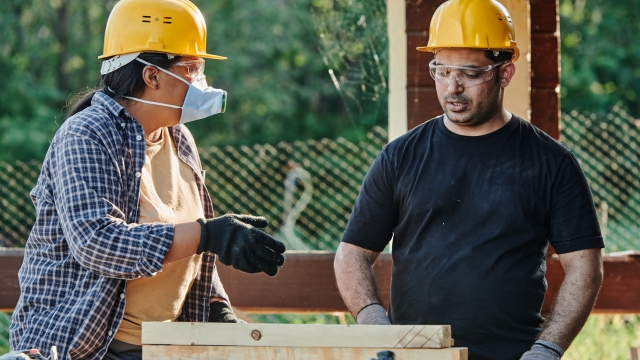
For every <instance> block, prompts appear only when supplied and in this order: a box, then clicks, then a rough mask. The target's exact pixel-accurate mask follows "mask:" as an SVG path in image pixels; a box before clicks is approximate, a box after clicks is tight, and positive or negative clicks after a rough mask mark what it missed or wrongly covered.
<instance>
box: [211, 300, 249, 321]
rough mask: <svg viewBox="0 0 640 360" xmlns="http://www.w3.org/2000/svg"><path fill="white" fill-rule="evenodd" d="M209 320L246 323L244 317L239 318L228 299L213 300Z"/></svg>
mask: <svg viewBox="0 0 640 360" xmlns="http://www.w3.org/2000/svg"><path fill="white" fill-rule="evenodd" d="M209 322H222V323H246V321H244V320H242V319H238V317H237V316H236V314H235V313H234V312H233V309H232V308H231V306H229V304H227V302H226V301H212V302H211V304H210V310H209Z"/></svg>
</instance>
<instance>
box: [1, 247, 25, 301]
mask: <svg viewBox="0 0 640 360" xmlns="http://www.w3.org/2000/svg"><path fill="white" fill-rule="evenodd" d="M23 256H24V250H23V249H19V248H2V247H0V311H13V308H14V307H15V306H16V303H17V302H18V298H19V297H20V283H19V282H18V271H19V270H20V266H22V257H23Z"/></svg>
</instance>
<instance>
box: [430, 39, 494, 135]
mask: <svg viewBox="0 0 640 360" xmlns="http://www.w3.org/2000/svg"><path fill="white" fill-rule="evenodd" d="M435 59H436V65H450V66H468V67H478V68H481V67H486V66H489V65H493V61H491V60H490V59H488V58H487V57H486V56H485V55H484V52H483V51H482V50H470V49H445V50H440V51H438V52H437V54H436V56H435ZM500 68H501V67H498V68H495V69H492V70H489V71H491V72H493V77H492V78H491V80H489V81H486V82H484V83H481V84H478V85H474V86H467V87H464V86H462V85H460V84H459V82H458V81H457V80H456V77H455V76H454V75H452V76H451V79H450V81H449V83H448V84H442V83H440V82H438V81H436V91H437V93H438V100H439V101H440V106H442V110H443V111H444V113H445V114H446V115H447V118H449V120H450V121H451V122H452V123H454V124H456V125H459V126H472V127H473V126H479V125H482V124H484V123H486V122H487V121H489V120H491V119H492V118H493V117H494V116H495V115H496V114H498V113H499V112H500V110H501V109H502V91H501V85H500Z"/></svg>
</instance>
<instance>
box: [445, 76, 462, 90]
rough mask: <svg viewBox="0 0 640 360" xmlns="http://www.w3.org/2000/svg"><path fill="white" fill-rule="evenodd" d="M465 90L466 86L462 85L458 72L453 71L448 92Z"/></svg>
mask: <svg viewBox="0 0 640 360" xmlns="http://www.w3.org/2000/svg"><path fill="white" fill-rule="evenodd" d="M463 91H464V87H463V86H462V82H461V81H460V78H458V75H456V73H455V72H454V73H452V74H451V75H450V76H449V85H448V86H447V92H448V93H451V94H458V93H461V92H463Z"/></svg>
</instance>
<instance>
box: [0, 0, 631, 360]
mask: <svg viewBox="0 0 640 360" xmlns="http://www.w3.org/2000/svg"><path fill="white" fill-rule="evenodd" d="M407 1H414V0H407ZM415 1H419V0H415ZM194 2H195V3H196V5H197V6H198V7H199V8H200V9H201V11H202V13H203V14H204V16H205V18H206V20H207V28H208V50H209V52H210V53H214V54H219V55H223V56H226V57H228V58H229V60H227V61H214V60H210V61H207V66H206V75H207V80H208V82H209V84H210V85H212V86H214V87H217V88H222V89H225V90H227V91H228V92H229V100H228V105H227V111H226V113H224V114H221V115H215V116H214V117H212V118H210V119H207V120H203V121H196V122H193V123H190V124H188V127H189V128H190V129H191V131H192V132H193V134H194V136H195V138H196V142H197V144H198V146H199V148H200V154H201V157H202V160H203V165H204V167H205V169H206V170H207V186H208V187H209V189H210V191H211V194H212V197H213V199H214V207H215V210H216V213H217V214H223V213H227V212H250V213H256V214H261V215H265V216H267V218H269V220H270V222H271V227H270V230H269V231H271V232H272V233H274V234H276V235H278V237H279V238H281V239H283V240H284V241H286V242H287V243H288V245H289V248H294V249H311V250H334V249H335V248H336V246H337V244H338V242H339V240H340V236H341V234H342V231H343V230H344V226H345V225H346V221H347V220H348V217H349V214H350V211H351V207H352V206H353V202H354V200H355V197H356V196H357V193H358V190H359V186H360V183H361V181H362V179H363V177H364V174H365V173H366V171H367V169H368V168H369V165H370V164H371V162H372V161H373V159H374V158H375V156H376V155H377V154H378V152H379V151H380V150H381V148H382V147H383V146H384V144H385V143H386V142H387V132H386V128H387V116H388V109H387V93H388V89H387V83H388V78H387V73H388V44H387V32H386V5H385V2H384V0H215V1H203V0H194ZM115 3H116V1H115V0H92V1H84V0H2V1H1V2H0V39H2V41H0V74H2V79H1V82H0V150H1V151H0V209H2V211H1V212H0V246H6V247H13V246H16V247H22V246H24V243H25V241H26V239H27V236H28V233H29V230H30V228H31V225H32V223H33V220H34V209H33V205H32V204H31V201H30V199H29V196H28V193H29V191H30V189H31V188H32V187H33V186H34V185H35V182H36V180H37V176H38V173H39V169H40V164H41V162H42V160H43V158H44V156H45V153H46V151H47V148H48V145H49V142H50V140H51V139H52V137H53V135H54V134H55V132H56V130H57V129H58V127H59V126H60V124H61V123H62V122H63V121H64V118H65V113H66V110H67V106H68V104H69V103H70V102H72V101H73V99H74V96H76V95H77V94H78V93H81V92H83V91H86V90H87V89H89V88H92V87H95V86H97V85H98V80H99V68H100V61H99V60H98V59H97V57H98V55H100V54H101V53H102V40H103V36H104V28H105V25H106V20H107V17H108V15H109V12H110V10H111V9H112V8H113V6H114V5H115ZM425 21H429V19H425ZM560 28H561V40H562V42H561V44H562V45H561V46H562V53H561V62H562V73H561V89H560V91H561V98H562V100H561V108H562V117H561V127H562V129H561V134H562V135H561V137H562V138H561V140H562V141H563V142H564V143H565V144H567V145H568V146H570V147H571V148H572V149H573V150H574V153H575V154H576V156H577V157H578V159H579V160H580V162H581V164H582V166H583V169H584V171H585V173H586V175H587V177H588V179H589V182H590V185H591V187H592V191H593V194H594V201H595V203H596V207H597V209H598V212H599V216H600V221H601V226H602V229H603V233H604V235H605V241H606V246H607V248H606V251H607V252H613V251H622V250H638V249H640V154H639V148H640V102H639V100H640V98H639V97H640V81H639V80H640V63H639V62H638V60H637V59H639V58H640V38H639V36H638V34H640V0H626V1H622V0H609V1H605V0H590V1H586V0H560ZM425 120H428V119H425ZM249 316H252V317H254V318H255V319H256V320H259V321H268V322H308V323H309V322H310V323H314V322H315V323H338V322H339V321H341V320H342V321H347V322H352V321H353V320H352V319H351V318H350V317H349V316H346V317H344V316H335V315H332V314H317V315H304V316H300V315H249ZM9 319H10V313H0V354H2V353H4V352H5V351H7V348H8V343H7V339H8V323H9ZM629 346H640V320H639V319H638V317H637V316H631V315H607V316H605V315H597V316H596V315H594V316H591V318H590V319H589V321H588V323H587V325H586V326H585V328H584V330H583V331H582V333H581V334H580V336H579V337H578V339H577V340H576V342H575V343H574V345H572V347H571V348H570V350H569V352H568V353H567V355H566V356H565V358H566V359H627V358H628V348H629Z"/></svg>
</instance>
